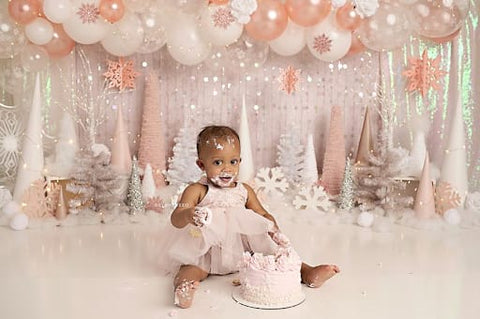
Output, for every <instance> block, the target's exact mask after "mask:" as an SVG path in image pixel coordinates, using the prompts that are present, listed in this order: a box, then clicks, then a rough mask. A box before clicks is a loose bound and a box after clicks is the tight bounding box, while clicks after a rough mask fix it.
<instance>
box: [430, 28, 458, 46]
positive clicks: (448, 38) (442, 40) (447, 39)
mask: <svg viewBox="0 0 480 319" xmlns="http://www.w3.org/2000/svg"><path fill="white" fill-rule="evenodd" d="M460 30H461V28H460V29H458V30H457V31H455V32H453V33H452V34H450V35H447V36H446V37H441V38H427V37H425V39H427V40H430V41H432V42H435V43H439V44H440V43H446V42H450V41H452V40H453V39H455V38H456V37H457V36H458V34H459V33H460Z"/></svg>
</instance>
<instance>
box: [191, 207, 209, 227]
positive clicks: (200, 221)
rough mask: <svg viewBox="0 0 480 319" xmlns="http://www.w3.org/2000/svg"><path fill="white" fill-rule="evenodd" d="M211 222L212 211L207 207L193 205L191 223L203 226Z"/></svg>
mask: <svg viewBox="0 0 480 319" xmlns="http://www.w3.org/2000/svg"><path fill="white" fill-rule="evenodd" d="M211 222H212V211H211V210H210V208H208V207H195V210H194V211H193V223H194V224H195V226H198V227H203V226H205V225H209V224H210V223H211Z"/></svg>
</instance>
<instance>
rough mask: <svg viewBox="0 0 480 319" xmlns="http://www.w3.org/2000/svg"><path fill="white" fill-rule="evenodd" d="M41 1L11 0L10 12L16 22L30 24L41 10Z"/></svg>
mask: <svg viewBox="0 0 480 319" xmlns="http://www.w3.org/2000/svg"><path fill="white" fill-rule="evenodd" d="M41 5H42V4H41V3H40V1H38V0H10V2H9V3H8V13H9V14H10V16H11V17H12V18H13V20H15V21H16V22H18V23H20V24H29V23H30V22H32V21H33V20H34V19H35V18H36V17H38V14H39V13H40V11H41Z"/></svg>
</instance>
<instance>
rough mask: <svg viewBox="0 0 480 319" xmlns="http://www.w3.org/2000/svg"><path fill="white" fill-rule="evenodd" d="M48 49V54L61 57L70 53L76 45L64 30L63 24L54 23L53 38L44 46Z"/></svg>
mask: <svg viewBox="0 0 480 319" xmlns="http://www.w3.org/2000/svg"><path fill="white" fill-rule="evenodd" d="M43 47H44V48H45V50H47V52H48V55H49V56H50V57H52V58H61V57H64V56H66V55H68V54H69V53H70V52H71V51H72V50H73V48H74V47H75V41H73V40H72V39H71V38H70V37H69V36H68V34H67V33H66V32H65V30H63V26H62V25H61V24H54V25H53V38H52V40H50V42H48V43H47V44H45V45H44V46H43Z"/></svg>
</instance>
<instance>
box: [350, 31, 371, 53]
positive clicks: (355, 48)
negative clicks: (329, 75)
mask: <svg viewBox="0 0 480 319" xmlns="http://www.w3.org/2000/svg"><path fill="white" fill-rule="evenodd" d="M365 49H366V47H365V45H363V43H362V42H361V41H360V40H359V39H358V37H357V36H356V35H355V34H354V33H352V44H350V49H349V50H348V52H347V54H346V55H345V56H352V55H355V54H358V53H360V52H363V51H365Z"/></svg>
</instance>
